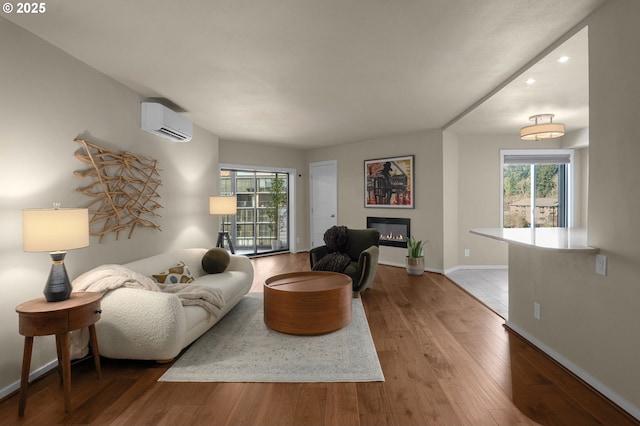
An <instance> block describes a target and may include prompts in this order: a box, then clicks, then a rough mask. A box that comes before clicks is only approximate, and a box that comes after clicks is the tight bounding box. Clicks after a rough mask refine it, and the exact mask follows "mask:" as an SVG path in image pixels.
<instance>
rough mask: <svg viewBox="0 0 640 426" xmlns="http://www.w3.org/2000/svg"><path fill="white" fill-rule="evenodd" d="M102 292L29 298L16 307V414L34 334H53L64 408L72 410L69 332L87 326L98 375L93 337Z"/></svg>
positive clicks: (22, 406) (22, 399)
mask: <svg viewBox="0 0 640 426" xmlns="http://www.w3.org/2000/svg"><path fill="white" fill-rule="evenodd" d="M101 298H102V293H94V292H77V293H71V297H70V298H69V299H67V300H63V301H61V302H47V301H46V299H45V298H44V297H41V298H38V299H34V300H30V301H28V302H25V303H22V304H20V305H18V306H17V307H16V312H17V313H18V315H19V326H18V327H19V332H20V334H21V335H23V336H25V337H24V353H23V357H22V376H21V378H20V380H21V381H20V403H19V406H18V415H20V416H22V415H24V409H25V406H26V403H27V387H28V386H29V370H30V368H31V353H32V350H33V337H34V336H48V335H51V334H55V335H56V350H57V352H58V371H59V373H60V377H61V379H62V385H63V388H64V410H65V412H69V411H70V410H71V339H70V335H69V333H70V332H71V331H73V330H78V329H80V328H83V327H89V335H90V339H91V348H92V349H93V355H94V363H95V366H96V370H97V372H98V377H99V378H100V377H101V376H102V373H101V371H100V354H99V351H98V339H97V337H96V328H95V323H96V322H97V321H98V320H99V319H100V314H101V313H102V311H101V310H100V299H101Z"/></svg>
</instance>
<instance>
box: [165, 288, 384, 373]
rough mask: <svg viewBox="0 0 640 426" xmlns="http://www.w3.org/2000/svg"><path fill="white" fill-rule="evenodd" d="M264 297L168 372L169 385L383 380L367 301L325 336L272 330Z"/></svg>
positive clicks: (248, 301) (242, 307)
mask: <svg viewBox="0 0 640 426" xmlns="http://www.w3.org/2000/svg"><path fill="white" fill-rule="evenodd" d="M263 312H264V309H263V299H262V293H249V294H248V295H247V296H245V297H244V298H243V299H242V300H241V301H240V303H238V305H237V306H236V307H235V308H233V309H232V310H231V312H229V313H228V314H227V315H226V316H225V317H224V318H223V319H222V320H220V322H219V323H218V324H216V325H215V326H213V328H211V329H210V330H209V331H208V332H206V333H205V334H204V335H202V336H201V337H200V338H199V339H198V340H197V341H196V342H194V343H193V344H192V345H191V347H190V348H189V349H188V350H187V351H186V352H185V353H184V354H183V355H182V356H181V357H180V358H179V359H178V360H177V361H176V362H175V363H174V364H173V365H172V366H171V368H169V370H167V371H166V372H165V373H164V375H163V376H162V377H160V379H159V381H163V382H377V381H379V382H381V381H384V375H383V373H382V369H381V368H380V362H379V361H378V356H377V354H376V349H375V346H374V344H373V339H372V338H371V332H370V331H369V324H368V323H367V318H366V316H365V313H364V309H363V307H362V300H361V299H353V314H352V320H351V323H350V324H349V325H348V326H346V327H344V328H343V329H341V330H338V331H335V332H333V333H329V334H324V335H321V336H292V335H288V334H282V333H278V332H276V331H273V330H271V329H269V328H268V327H267V326H265V324H264V320H263V315H264V314H263Z"/></svg>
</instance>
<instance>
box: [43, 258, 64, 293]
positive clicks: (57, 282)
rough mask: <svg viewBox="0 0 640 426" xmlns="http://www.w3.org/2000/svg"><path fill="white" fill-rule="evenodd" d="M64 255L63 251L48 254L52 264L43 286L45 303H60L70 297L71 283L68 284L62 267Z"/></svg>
mask: <svg viewBox="0 0 640 426" xmlns="http://www.w3.org/2000/svg"><path fill="white" fill-rule="evenodd" d="M66 254H67V252H65V251H57V252H53V253H49V255H50V256H51V259H52V260H53V264H52V265H51V272H49V279H48V280H47V284H46V285H45V286H44V292H43V293H44V297H45V299H47V302H61V301H63V300H67V299H68V298H69V297H70V296H71V282H69V276H68V275H67V269H66V268H65V267H64V257H65V255H66Z"/></svg>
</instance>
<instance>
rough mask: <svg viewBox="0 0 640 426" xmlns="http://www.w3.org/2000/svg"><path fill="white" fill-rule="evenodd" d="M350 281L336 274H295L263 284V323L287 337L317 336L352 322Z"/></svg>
mask: <svg viewBox="0 0 640 426" xmlns="http://www.w3.org/2000/svg"><path fill="white" fill-rule="evenodd" d="M352 286H353V284H352V282H351V278H349V277H348V276H347V275H344V274H338V273H335V272H316V271H312V272H292V273H289V274H282V275H276V276H274V277H271V278H268V279H267V280H266V281H265V282H264V323H265V324H266V325H267V327H269V328H271V329H273V330H275V331H279V332H281V333H287V334H299V335H308V336H311V335H317V334H326V333H330V332H332V331H336V330H339V329H341V328H342V327H344V326H346V325H347V324H349V323H350V322H351V303H352V302H351V297H352V296H351V295H352V291H353V290H352Z"/></svg>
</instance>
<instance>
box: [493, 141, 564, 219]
mask: <svg viewBox="0 0 640 426" xmlns="http://www.w3.org/2000/svg"><path fill="white" fill-rule="evenodd" d="M500 156H501V167H502V179H501V183H502V188H501V189H502V197H501V212H502V215H501V226H502V227H504V228H529V227H532V226H533V227H569V226H571V224H572V210H573V208H572V200H573V197H572V185H571V183H572V178H571V173H572V172H571V164H572V162H573V151H572V150H502V151H500Z"/></svg>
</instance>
